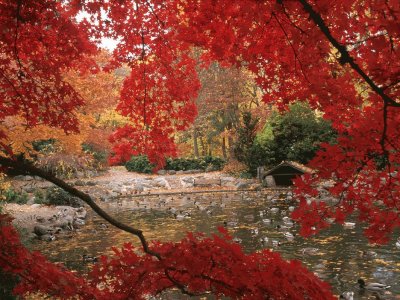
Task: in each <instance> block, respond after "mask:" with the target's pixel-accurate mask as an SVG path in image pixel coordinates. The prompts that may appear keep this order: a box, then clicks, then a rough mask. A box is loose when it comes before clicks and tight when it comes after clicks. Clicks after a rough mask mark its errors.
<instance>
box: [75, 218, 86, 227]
mask: <svg viewBox="0 0 400 300" xmlns="http://www.w3.org/2000/svg"><path fill="white" fill-rule="evenodd" d="M85 224H86V222H85V220H82V219H80V218H78V219H75V220H74V225H75V226H78V227H79V226H84V225H85Z"/></svg>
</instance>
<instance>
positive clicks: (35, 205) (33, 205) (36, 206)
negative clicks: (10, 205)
mask: <svg viewBox="0 0 400 300" xmlns="http://www.w3.org/2000/svg"><path fill="white" fill-rule="evenodd" d="M41 206H42V205H41V204H37V203H35V204H32V205H31V208H39V207H41Z"/></svg>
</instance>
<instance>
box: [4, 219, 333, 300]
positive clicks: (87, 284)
mask: <svg viewBox="0 0 400 300" xmlns="http://www.w3.org/2000/svg"><path fill="white" fill-rule="evenodd" d="M0 226H1V227H0V246H1V247H0V249H1V250H0V267H1V268H2V270H3V271H4V272H6V273H9V274H11V275H13V276H16V275H17V276H19V277H20V279H21V281H20V282H19V283H18V285H17V286H16V287H15V289H14V292H15V293H16V294H18V295H24V294H25V293H27V292H42V293H45V294H49V295H52V296H54V297H58V298H62V299H66V298H68V297H72V296H76V297H79V299H104V300H106V299H146V296H147V295H156V294H159V293H161V292H163V291H165V290H168V289H171V288H174V287H177V286H178V287H185V292H187V293H189V294H203V293H206V292H209V291H211V292H212V293H213V294H214V295H216V296H228V297H231V298H232V299H264V298H265V297H267V299H299V300H302V299H307V298H308V299H321V300H327V299H334V297H333V296H332V294H331V291H330V287H329V285H328V284H327V283H324V282H322V281H320V280H319V279H318V277H316V276H315V275H314V274H313V273H312V272H310V271H308V270H307V269H306V268H305V267H304V266H302V265H301V263H300V262H298V261H290V262H287V261H284V260H283V259H282V258H281V257H280V255H279V254H278V253H275V252H272V251H270V250H267V249H266V250H263V251H262V252H258V253H252V254H245V253H243V251H242V249H241V246H239V245H238V244H235V243H233V242H232V238H231V237H230V236H229V235H227V232H225V231H224V230H223V229H221V232H220V235H213V236H212V237H211V238H209V237H205V236H203V235H202V234H189V235H188V236H187V237H186V238H184V239H183V240H181V241H180V242H178V243H172V242H170V243H159V242H157V243H155V244H154V245H152V248H153V249H154V250H156V251H157V252H158V253H159V254H160V255H161V258H162V259H161V260H158V259H156V258H155V257H154V256H150V255H148V254H147V255H144V254H142V255H138V251H137V250H136V249H134V247H133V246H132V245H131V244H130V243H126V244H125V245H124V246H123V247H122V248H121V249H117V248H113V250H114V257H106V256H103V257H101V258H100V261H99V263H97V264H96V265H95V266H94V267H93V270H92V271H91V272H90V274H89V276H88V277H87V278H84V277H81V276H79V275H76V274H74V273H71V272H69V271H67V270H65V269H64V268H63V267H62V266H61V265H55V264H53V263H50V262H48V261H47V260H46V259H45V258H44V257H43V256H42V255H41V254H39V253H30V252H29V251H28V250H26V248H24V247H23V246H22V245H21V243H20V241H19V239H18V234H17V233H16V231H15V229H14V228H13V227H12V226H11V225H10V219H9V218H8V217H6V216H5V215H0ZM277 287H278V288H277Z"/></svg>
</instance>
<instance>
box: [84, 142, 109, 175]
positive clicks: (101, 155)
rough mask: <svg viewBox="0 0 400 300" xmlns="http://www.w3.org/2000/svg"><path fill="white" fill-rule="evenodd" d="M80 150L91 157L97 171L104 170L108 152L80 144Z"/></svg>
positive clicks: (90, 145)
mask: <svg viewBox="0 0 400 300" xmlns="http://www.w3.org/2000/svg"><path fill="white" fill-rule="evenodd" d="M82 150H83V151H84V152H85V153H86V154H90V155H92V157H93V159H94V161H95V165H96V168H97V169H104V167H105V166H106V165H107V163H108V162H107V158H108V152H107V151H106V150H105V149H96V147H95V146H94V145H92V144H82Z"/></svg>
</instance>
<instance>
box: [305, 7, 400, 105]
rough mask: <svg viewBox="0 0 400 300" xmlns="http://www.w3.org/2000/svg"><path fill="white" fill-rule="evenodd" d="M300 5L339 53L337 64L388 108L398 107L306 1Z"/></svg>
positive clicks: (397, 103)
mask: <svg viewBox="0 0 400 300" xmlns="http://www.w3.org/2000/svg"><path fill="white" fill-rule="evenodd" d="M298 1H299V2H300V3H301V4H302V5H303V8H304V10H305V11H306V12H307V13H309V15H310V18H311V19H312V20H313V21H314V23H315V24H316V25H317V26H318V27H319V29H320V30H321V31H322V33H323V34H324V35H325V37H326V38H327V39H328V40H329V42H330V43H331V44H332V45H333V46H334V47H335V48H336V49H337V50H338V51H339V53H340V58H339V62H340V63H341V64H342V65H344V64H346V63H348V64H349V65H350V67H351V68H352V69H353V70H354V71H356V72H357V73H358V74H359V75H360V76H361V77H362V78H363V79H364V80H365V82H366V83H368V85H369V86H370V87H371V89H372V90H373V91H374V92H375V93H377V94H378V95H379V96H380V97H381V98H382V99H383V101H384V102H385V103H387V105H389V106H396V107H400V103H399V102H396V101H395V100H394V99H392V98H391V97H389V96H388V95H386V94H385V93H384V90H383V89H382V88H380V87H379V86H377V85H376V83H375V82H374V81H373V80H372V79H371V78H370V77H369V76H368V75H367V74H366V73H365V72H364V71H363V70H362V69H361V68H360V66H359V65H358V64H357V63H356V62H355V61H354V58H353V57H352V56H351V55H350V53H349V52H348V51H347V49H346V47H345V46H344V45H342V44H341V43H339V42H338V41H337V40H336V39H335V38H334V37H333V36H332V33H331V31H330V30H329V28H328V26H327V25H326V24H325V21H324V20H323V19H322V17H321V15H320V14H319V13H317V12H316V11H315V10H314V9H313V8H312V6H311V5H310V4H309V3H308V2H307V1H306V0H298Z"/></svg>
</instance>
